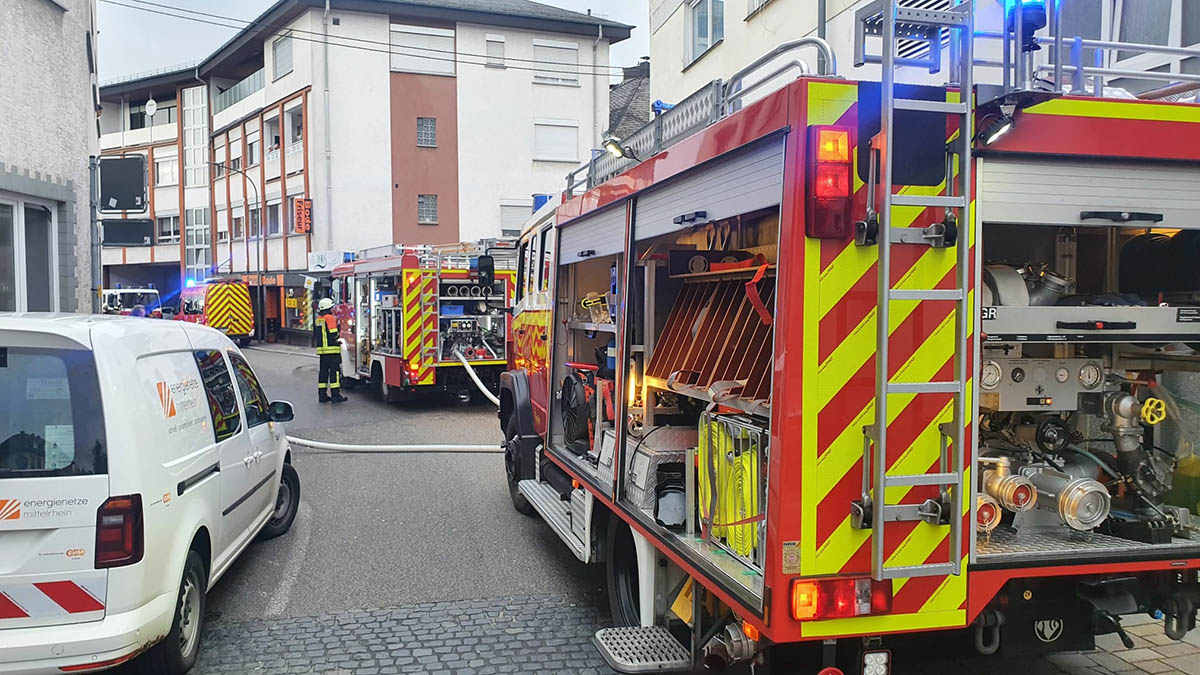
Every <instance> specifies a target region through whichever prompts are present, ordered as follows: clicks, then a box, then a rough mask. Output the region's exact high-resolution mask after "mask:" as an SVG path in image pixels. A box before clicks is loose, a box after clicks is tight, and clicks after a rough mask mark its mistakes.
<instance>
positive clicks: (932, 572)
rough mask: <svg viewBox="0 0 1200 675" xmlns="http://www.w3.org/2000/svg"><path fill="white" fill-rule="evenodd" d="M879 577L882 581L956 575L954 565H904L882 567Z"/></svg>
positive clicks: (956, 569) (956, 568)
mask: <svg viewBox="0 0 1200 675" xmlns="http://www.w3.org/2000/svg"><path fill="white" fill-rule="evenodd" d="M880 572H881V574H880V575H879V576H880V577H882V578H883V579H907V578H908V577H936V576H941V575H943V574H958V567H957V566H956V565H955V564H954V563H949V562H944V563H931V564H929V565H905V566H903V567H884V568H883V569H882V570H880Z"/></svg>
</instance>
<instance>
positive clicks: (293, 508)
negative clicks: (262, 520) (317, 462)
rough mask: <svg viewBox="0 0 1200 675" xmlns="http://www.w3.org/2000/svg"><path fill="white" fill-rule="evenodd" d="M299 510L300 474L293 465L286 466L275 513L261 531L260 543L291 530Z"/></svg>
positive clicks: (276, 498) (282, 473)
mask: <svg viewBox="0 0 1200 675" xmlns="http://www.w3.org/2000/svg"><path fill="white" fill-rule="evenodd" d="M299 510H300V474H298V473H296V469H295V468H294V467H292V465H291V464H284V465H283V470H282V471H281V472H280V478H279V492H278V493H276V495H275V511H274V512H272V513H271V517H270V519H268V520H267V524H266V525H263V529H261V530H259V532H258V539H259V541H266V540H267V539H274V538H275V537H278V536H280V535H281V534H284V533H285V532H287V531H288V530H289V529H291V527H292V522H293V521H294V520H296V513H297V512H298V511H299Z"/></svg>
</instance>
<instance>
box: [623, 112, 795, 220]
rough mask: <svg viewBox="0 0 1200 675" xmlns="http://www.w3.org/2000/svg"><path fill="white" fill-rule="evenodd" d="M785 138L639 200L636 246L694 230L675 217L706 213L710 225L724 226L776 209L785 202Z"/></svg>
mask: <svg viewBox="0 0 1200 675" xmlns="http://www.w3.org/2000/svg"><path fill="white" fill-rule="evenodd" d="M783 139H784V136H783V135H782V134H780V135H778V136H774V137H772V138H770V139H768V140H764V141H760V142H758V143H756V144H754V145H753V146H752V147H750V148H747V149H745V150H739V151H737V152H734V153H731V155H730V156H728V157H722V158H720V159H716V160H714V161H712V162H710V163H709V164H705V165H703V166H701V167H700V168H697V169H695V170H694V171H691V172H689V173H687V174H684V175H683V176H681V177H679V178H677V179H675V180H672V181H671V182H669V183H667V184H665V185H663V186H662V187H656V188H653V189H651V190H649V191H647V192H646V193H645V194H644V195H643V196H640V197H639V198H638V203H637V227H636V229H635V232H634V234H635V236H636V238H637V240H638V241H641V240H643V239H649V238H651V237H657V236H659V235H662V234H667V233H668V232H673V231H675V230H679V229H683V228H684V227H687V226H689V225H690V223H689V224H687V225H683V224H676V223H675V222H674V220H675V217H676V216H680V215H683V214H686V213H695V212H696V211H704V212H705V214H706V216H705V219H706V220H720V219H722V218H728V217H730V216H736V215H738V214H741V213H748V212H750V211H754V210H756V209H761V208H766V207H769V206H777V205H778V204H779V202H780V200H781V199H782V198H783Z"/></svg>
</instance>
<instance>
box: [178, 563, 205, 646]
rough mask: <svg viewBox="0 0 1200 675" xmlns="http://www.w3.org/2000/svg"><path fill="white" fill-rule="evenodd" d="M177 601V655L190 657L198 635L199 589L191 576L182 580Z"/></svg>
mask: <svg viewBox="0 0 1200 675" xmlns="http://www.w3.org/2000/svg"><path fill="white" fill-rule="evenodd" d="M180 595H181V596H182V597H181V598H180V601H179V653H180V654H183V656H185V657H187V656H191V654H192V651H193V650H195V648H196V642H197V638H198V637H199V634H200V619H201V617H200V588H199V587H198V585H197V584H196V579H195V577H194V576H193V575H191V574H188V575H186V576H184V579H183V590H182V591H181V593H180Z"/></svg>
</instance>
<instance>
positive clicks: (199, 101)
mask: <svg viewBox="0 0 1200 675" xmlns="http://www.w3.org/2000/svg"><path fill="white" fill-rule="evenodd" d="M205 89H206V88H205V87H189V88H187V89H184V90H183V156H182V157H181V158H180V159H181V164H180V167H179V168H180V170H181V171H182V172H183V181H184V185H185V186H187V187H199V186H203V185H207V184H208V177H209V175H210V171H209V169H208V95H207V93H206V91H205Z"/></svg>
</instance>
